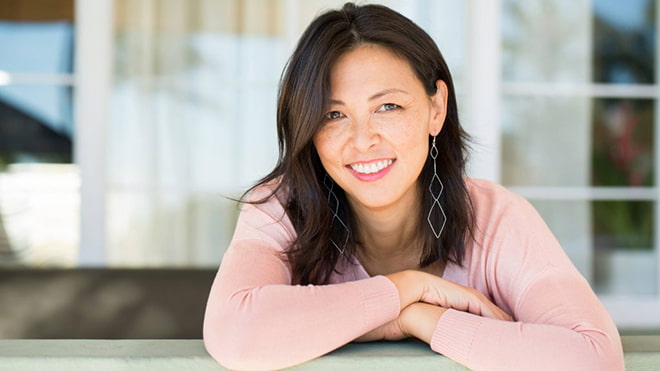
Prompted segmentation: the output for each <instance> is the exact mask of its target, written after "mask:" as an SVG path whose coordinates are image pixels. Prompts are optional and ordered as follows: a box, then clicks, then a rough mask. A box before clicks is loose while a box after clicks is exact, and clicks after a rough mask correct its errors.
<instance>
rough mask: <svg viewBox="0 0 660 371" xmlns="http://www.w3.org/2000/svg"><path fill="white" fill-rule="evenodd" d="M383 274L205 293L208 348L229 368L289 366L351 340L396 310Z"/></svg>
mask: <svg viewBox="0 0 660 371" xmlns="http://www.w3.org/2000/svg"><path fill="white" fill-rule="evenodd" d="M398 312H399V307H398V296H397V293H396V290H395V288H394V287H393V285H392V284H391V283H390V282H389V281H388V280H387V279H385V278H383V277H373V278H370V279H367V280H361V281H355V282H349V283H343V284H337V285H326V286H291V285H267V286H261V287H255V288H247V289H242V290H239V291H235V292H233V293H229V292H227V291H225V288H223V287H222V285H219V287H218V288H216V289H215V291H213V292H212V294H211V296H210V298H209V304H208V308H207V314H206V320H205V325H204V337H205V343H206V345H207V349H208V350H209V352H210V353H211V355H213V356H214V357H215V358H216V359H218V361H219V362H220V363H221V364H223V365H225V366H226V367H230V368H261V367H264V366H265V365H264V364H261V363H259V362H260V361H259V360H267V361H268V365H267V366H268V367H276V368H283V367H288V366H292V365H295V364H298V363H301V362H304V361H307V360H309V359H312V358H314V357H318V356H320V355H322V354H325V353H327V352H330V351H332V350H334V349H335V348H337V347H339V346H341V345H343V344H345V343H348V342H350V341H351V340H353V339H354V338H355V337H357V336H359V335H361V334H362V333H364V332H366V331H369V330H371V329H372V328H374V327H377V326H379V325H381V324H383V323H385V322H387V321H390V320H392V319H394V318H396V316H397V315H398Z"/></svg>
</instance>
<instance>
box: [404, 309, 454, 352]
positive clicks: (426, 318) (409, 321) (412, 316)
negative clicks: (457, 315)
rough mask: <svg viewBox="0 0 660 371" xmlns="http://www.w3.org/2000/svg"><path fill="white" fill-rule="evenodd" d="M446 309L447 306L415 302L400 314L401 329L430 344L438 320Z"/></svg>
mask: <svg viewBox="0 0 660 371" xmlns="http://www.w3.org/2000/svg"><path fill="white" fill-rule="evenodd" d="M446 311H447V308H444V307H440V306H436V305H432V304H427V303H413V304H411V305H409V306H407V307H406V308H405V309H404V310H403V311H402V312H401V314H400V316H399V317H400V320H401V324H400V326H401V330H402V331H403V333H404V334H405V335H406V336H409V337H416V338H418V339H420V340H422V341H424V342H426V343H429V344H430V343H431V338H432V337H433V332H434V331H435V328H436V326H437V324H438V321H439V320H440V317H442V315H443V314H444V313H445V312H446Z"/></svg>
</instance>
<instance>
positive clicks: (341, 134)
mask: <svg viewBox="0 0 660 371" xmlns="http://www.w3.org/2000/svg"><path fill="white" fill-rule="evenodd" d="M436 86H437V87H438V90H437V93H436V94H435V95H434V96H432V97H429V96H428V95H427V94H426V91H425V90H424V87H423V86H422V83H421V82H420V81H419V79H418V78H417V76H416V75H415V73H414V72H413V70H412V68H411V67H410V65H409V64H408V62H407V61H406V60H405V59H403V58H400V57H398V56H396V55H395V54H393V53H392V52H390V51H389V50H388V49H386V48H385V47H382V46H378V45H364V46H360V47H358V48H357V49H354V50H352V51H350V52H348V53H346V54H345V55H343V56H342V57H340V58H339V60H338V61H337V63H336V64H335V66H334V67H333V69H332V71H331V92H330V106H329V107H328V109H327V111H326V112H327V113H326V115H325V117H324V124H323V126H322V127H321V129H319V131H318V132H317V133H316V134H315V136H314V145H315V146H316V150H317V152H318V154H319V157H320V158H321V162H322V163H323V167H324V168H325V170H326V171H327V173H328V174H329V175H330V176H331V177H332V179H334V181H335V182H336V183H337V184H338V185H339V186H340V187H342V188H343V189H344V191H345V192H346V194H347V196H348V198H349V201H350V202H351V204H352V205H353V207H358V208H367V209H371V210H385V209H387V208H389V207H392V206H395V205H396V204H400V205H408V206H410V205H413V204H414V202H415V200H416V197H417V191H416V188H417V187H416V186H415V183H416V181H417V178H418V176H419V174H420V173H421V171H422V167H423V166H424V163H425V161H426V158H427V156H428V150H429V146H428V138H429V134H430V135H437V134H438V133H439V132H440V130H441V128H442V124H443V122H444V119H445V113H446V101H447V87H446V85H445V84H444V82H443V81H441V80H438V82H437V83H436ZM402 202H403V204H401V203H402ZM408 203H411V204H408Z"/></svg>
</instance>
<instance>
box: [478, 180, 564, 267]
mask: <svg viewBox="0 0 660 371" xmlns="http://www.w3.org/2000/svg"><path fill="white" fill-rule="evenodd" d="M467 184H468V189H469V192H470V196H471V198H472V203H473V206H474V213H475V245H474V247H475V248H476V251H475V252H474V253H473V254H472V259H474V260H475V261H480V262H481V263H483V264H489V265H490V266H491V267H492V268H493V269H495V267H498V268H499V269H500V270H501V272H500V273H502V272H504V271H507V270H509V271H510V272H509V273H512V275H511V276H512V277H515V276H517V274H518V273H519V272H520V271H521V270H523V271H524V270H531V271H536V272H541V271H542V270H544V269H546V268H548V267H571V266H572V264H571V263H570V260H568V258H567V256H566V254H565V253H564V251H563V249H562V248H561V246H560V245H559V242H558V241H557V239H556V238H555V236H554V235H553V233H552V231H551V230H550V228H549V227H548V226H547V224H546V223H545V221H544V220H543V218H542V217H541V216H540V215H539V213H538V212H537V211H536V209H535V208H534V207H533V206H532V205H531V204H530V203H529V202H528V201H527V200H526V199H524V198H523V197H521V196H519V195H517V194H515V193H513V192H511V191H509V190H507V189H506V188H504V187H503V186H501V185H498V184H494V183H492V182H489V181H485V180H476V179H469V180H468V181H467ZM503 267H508V268H509V269H502V268H503ZM513 272H515V273H516V274H513Z"/></svg>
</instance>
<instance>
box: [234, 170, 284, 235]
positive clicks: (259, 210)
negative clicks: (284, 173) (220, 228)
mask: <svg viewBox="0 0 660 371" xmlns="http://www.w3.org/2000/svg"><path fill="white" fill-rule="evenodd" d="M287 197H288V192H287V190H286V189H284V187H280V180H279V179H276V180H274V181H272V182H269V183H265V184H261V185H258V186H256V187H254V188H253V189H251V190H250V191H249V192H248V193H247V194H246V195H245V196H244V197H243V199H242V200H241V205H240V214H239V216H238V220H237V222H236V230H235V232H234V237H233V240H234V241H236V240H242V239H249V240H254V239H262V240H270V241H273V242H276V243H277V244H281V243H284V242H286V241H291V240H293V239H294V238H295V231H294V228H293V226H292V224H291V221H290V220H289V217H288V216H287V214H286V209H285V205H286V202H287Z"/></svg>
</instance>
